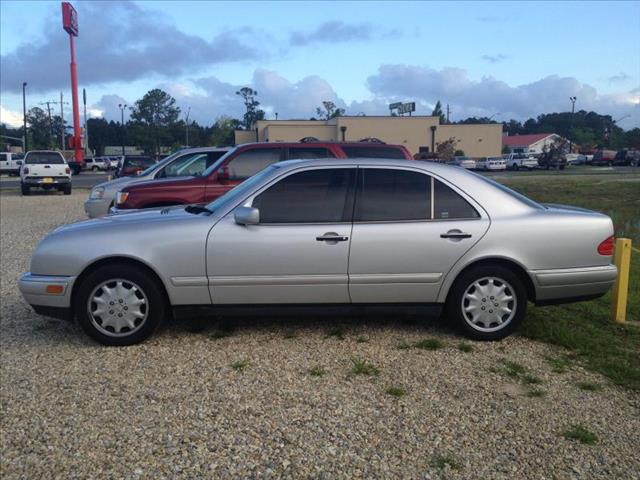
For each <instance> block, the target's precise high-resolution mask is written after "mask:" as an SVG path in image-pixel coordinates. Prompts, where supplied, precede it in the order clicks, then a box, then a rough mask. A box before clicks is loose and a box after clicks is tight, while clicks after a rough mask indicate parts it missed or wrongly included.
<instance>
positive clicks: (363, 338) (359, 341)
mask: <svg viewBox="0 0 640 480" xmlns="http://www.w3.org/2000/svg"><path fill="white" fill-rule="evenodd" d="M356 342H357V343H369V339H368V338H367V337H365V336H364V335H360V336H359V337H358V338H356Z"/></svg>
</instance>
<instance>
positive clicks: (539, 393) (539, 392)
mask: <svg viewBox="0 0 640 480" xmlns="http://www.w3.org/2000/svg"><path fill="white" fill-rule="evenodd" d="M546 394H547V392H545V391H544V390H543V389H541V388H530V389H529V390H528V391H527V397H533V398H539V397H544V396H545V395H546Z"/></svg>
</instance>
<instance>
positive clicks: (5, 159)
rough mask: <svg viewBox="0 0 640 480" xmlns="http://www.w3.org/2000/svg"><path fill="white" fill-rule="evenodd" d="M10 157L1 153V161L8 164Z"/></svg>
mask: <svg viewBox="0 0 640 480" xmlns="http://www.w3.org/2000/svg"><path fill="white" fill-rule="evenodd" d="M7 157H8V155H7V154H6V153H0V161H3V162H6V161H7Z"/></svg>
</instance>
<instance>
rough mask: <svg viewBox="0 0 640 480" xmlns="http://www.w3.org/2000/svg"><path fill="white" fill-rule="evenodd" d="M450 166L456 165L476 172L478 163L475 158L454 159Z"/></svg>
mask: <svg viewBox="0 0 640 480" xmlns="http://www.w3.org/2000/svg"><path fill="white" fill-rule="evenodd" d="M449 165H455V166H456V167H462V168H466V169H469V170H475V168H476V161H475V160H474V159H473V158H469V157H453V160H451V161H450V162H449Z"/></svg>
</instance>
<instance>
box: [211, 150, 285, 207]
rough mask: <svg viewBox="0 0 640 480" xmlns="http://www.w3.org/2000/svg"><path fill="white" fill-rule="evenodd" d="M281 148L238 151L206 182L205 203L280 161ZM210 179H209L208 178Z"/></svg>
mask: <svg viewBox="0 0 640 480" xmlns="http://www.w3.org/2000/svg"><path fill="white" fill-rule="evenodd" d="M282 155H283V151H282V147H280V146H264V147H258V148H247V149H244V150H240V151H239V152H238V153H237V154H236V155H234V156H233V157H231V158H229V159H228V160H227V161H226V162H224V164H223V165H221V166H220V168H219V169H218V171H217V172H216V173H215V174H214V177H213V178H212V180H213V181H209V182H207V186H206V189H205V201H206V202H210V201H212V200H215V199H216V198H218V197H219V196H221V195H224V194H225V193H226V192H228V191H229V190H231V189H232V188H233V187H235V186H236V185H239V184H240V183H242V182H244V181H245V180H246V179H247V178H249V177H252V176H253V175H255V174H256V173H258V172H259V171H260V170H262V169H263V168H266V167H268V166H269V165H271V164H272V163H276V162H279V161H280V160H282V159H283V158H282ZM210 178H211V177H210Z"/></svg>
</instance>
